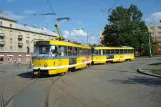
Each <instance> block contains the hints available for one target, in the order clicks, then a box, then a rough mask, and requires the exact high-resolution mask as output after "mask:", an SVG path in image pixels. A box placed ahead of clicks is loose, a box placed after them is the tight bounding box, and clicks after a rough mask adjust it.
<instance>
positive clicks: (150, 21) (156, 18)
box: [145, 12, 161, 24]
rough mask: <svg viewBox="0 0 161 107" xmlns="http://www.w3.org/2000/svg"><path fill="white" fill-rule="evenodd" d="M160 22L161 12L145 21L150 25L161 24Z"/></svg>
mask: <svg viewBox="0 0 161 107" xmlns="http://www.w3.org/2000/svg"><path fill="white" fill-rule="evenodd" d="M160 20H161V12H156V13H153V14H151V15H150V16H149V17H148V18H146V19H145V21H146V22H147V23H148V24H161V23H160Z"/></svg>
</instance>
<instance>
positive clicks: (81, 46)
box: [35, 40, 91, 49]
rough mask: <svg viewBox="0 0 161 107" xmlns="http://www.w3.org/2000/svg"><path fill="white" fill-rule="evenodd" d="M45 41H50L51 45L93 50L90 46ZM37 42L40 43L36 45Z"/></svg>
mask: <svg viewBox="0 0 161 107" xmlns="http://www.w3.org/2000/svg"><path fill="white" fill-rule="evenodd" d="M40 41H43V40H40ZM44 41H49V44H50V45H58V46H72V47H79V48H87V49H91V47H90V46H87V45H80V44H75V43H71V42H65V41H58V40H44ZM36 42H38V41H35V43H36Z"/></svg>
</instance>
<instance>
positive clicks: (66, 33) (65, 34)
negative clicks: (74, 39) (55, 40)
mask: <svg viewBox="0 0 161 107" xmlns="http://www.w3.org/2000/svg"><path fill="white" fill-rule="evenodd" d="M63 33H64V35H63V36H64V38H67V37H69V36H70V33H69V31H67V30H65V31H63Z"/></svg>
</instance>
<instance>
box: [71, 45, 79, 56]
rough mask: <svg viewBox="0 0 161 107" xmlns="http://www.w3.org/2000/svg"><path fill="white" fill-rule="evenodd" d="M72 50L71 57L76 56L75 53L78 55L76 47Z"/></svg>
mask: <svg viewBox="0 0 161 107" xmlns="http://www.w3.org/2000/svg"><path fill="white" fill-rule="evenodd" d="M72 50H73V52H72V53H73V54H72V55H73V56H77V53H78V50H77V48H76V47H73V49H72Z"/></svg>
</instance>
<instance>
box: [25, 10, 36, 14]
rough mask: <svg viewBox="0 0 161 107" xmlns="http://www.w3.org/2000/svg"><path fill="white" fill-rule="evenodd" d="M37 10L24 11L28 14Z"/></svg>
mask: <svg viewBox="0 0 161 107" xmlns="http://www.w3.org/2000/svg"><path fill="white" fill-rule="evenodd" d="M35 12H36V11H35V10H25V11H24V13H26V14H33V13H35Z"/></svg>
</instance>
